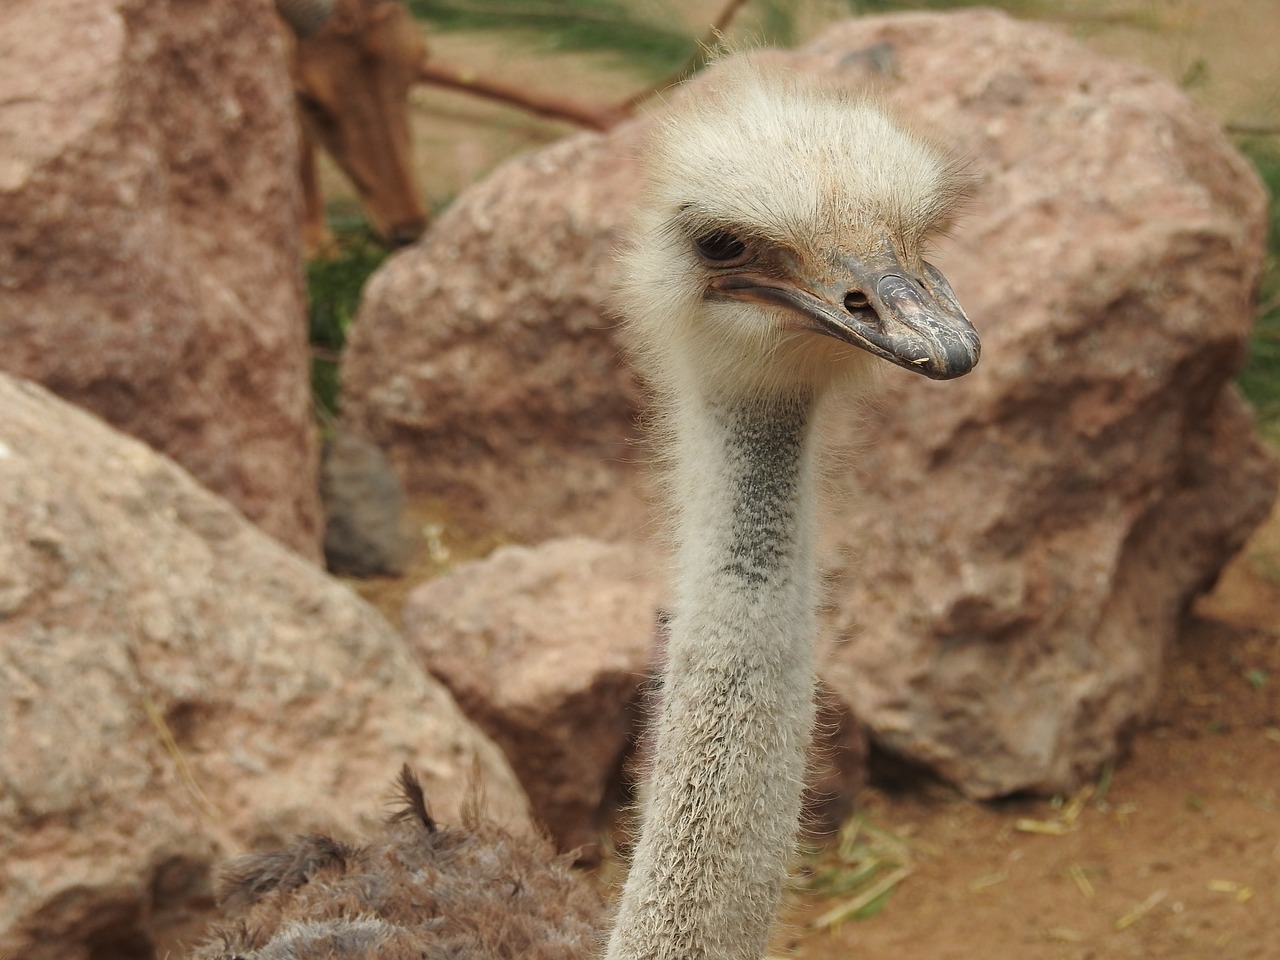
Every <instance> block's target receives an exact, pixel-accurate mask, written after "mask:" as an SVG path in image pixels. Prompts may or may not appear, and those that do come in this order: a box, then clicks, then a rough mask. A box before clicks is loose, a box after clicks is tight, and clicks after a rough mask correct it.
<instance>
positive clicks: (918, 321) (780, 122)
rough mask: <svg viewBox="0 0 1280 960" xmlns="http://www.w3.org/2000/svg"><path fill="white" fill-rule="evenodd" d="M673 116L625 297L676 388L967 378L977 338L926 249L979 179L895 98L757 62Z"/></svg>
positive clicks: (736, 66)
mask: <svg viewBox="0 0 1280 960" xmlns="http://www.w3.org/2000/svg"><path fill="white" fill-rule="evenodd" d="M707 82H708V83H709V85H710V89H708V90H703V91H701V92H700V95H698V96H686V97H684V98H683V99H682V100H681V101H680V102H679V103H678V104H677V105H676V106H675V107H674V109H673V110H672V111H671V112H670V113H669V114H667V115H665V116H663V117H662V118H661V119H659V120H658V121H657V122H658V123H659V124H660V128H659V130H658V131H657V133H656V135H655V136H654V137H653V142H652V145H651V148H650V152H649V155H648V157H647V160H646V165H647V169H646V173H647V175H648V176H647V180H648V184H649V187H648V193H647V195H646V197H645V198H644V201H643V202H642V204H641V212H640V214H639V216H638V218H637V221H636V226H635V229H634V234H633V236H632V238H631V240H632V242H631V247H630V250H629V252H628V253H627V254H626V255H625V256H624V266H623V277H622V279H621V283H620V289H619V307H620V309H621V312H622V313H623V314H624V315H625V316H627V317H629V318H630V322H631V327H632V329H631V333H632V340H633V342H634V343H635V345H636V353H637V355H638V359H639V361H640V363H641V366H642V367H645V368H646V373H647V374H648V375H649V377H650V379H651V380H652V381H654V383H655V385H656V386H657V387H658V388H659V389H660V390H661V389H663V388H666V389H668V390H672V391H675V390H676V389H677V387H676V385H677V384H679V388H678V389H679V390H687V389H688V388H689V386H690V385H691V384H694V383H696V384H699V385H700V386H701V388H702V389H703V390H705V391H706V393H707V394H708V395H709V396H711V397H723V398H725V399H729V398H733V397H736V396H742V395H750V394H753V393H756V392H759V391H761V390H765V391H771V392H795V391H803V392H806V393H808V392H811V391H815V390H816V391H818V392H821V390H822V389H823V388H824V387H825V386H826V385H828V384H830V383H832V382H836V381H840V380H850V379H852V380H855V381H857V380H860V379H861V378H862V377H865V376H866V375H867V374H869V373H870V370H869V369H868V368H869V367H871V366H873V365H874V360H873V359H872V358H873V357H879V358H882V359H885V360H889V361H890V362H892V363H895V364H897V365H899V366H902V367H905V368H906V369H908V370H913V371H915V372H917V373H921V374H924V375H925V376H928V377H932V378H935V379H947V378H951V377H957V376H960V375H962V374H965V373H967V372H968V371H969V370H970V369H972V367H973V365H974V364H975V363H976V362H977V360H978V353H979V344H978V337H977V334H976V333H975V332H974V330H973V328H972V327H971V326H970V325H969V321H968V319H967V318H966V317H965V314H964V311H963V310H962V309H961V308H960V305H959V304H958V303H957V302H956V298H955V294H954V293H953V292H952V290H951V288H950V286H949V285H948V284H947V281H946V280H945V279H944V278H943V276H942V274H941V273H939V272H938V271H937V270H936V269H935V268H934V267H932V266H931V265H930V264H928V263H926V262H925V260H924V259H923V255H924V253H925V250H926V248H927V246H928V241H929V239H930V238H931V237H932V236H934V235H936V234H937V233H938V232H939V230H941V229H942V228H943V227H944V226H945V225H946V224H947V223H948V222H949V220H950V219H951V217H952V215H953V214H954V212H955V209H956V206H957V204H958V203H959V201H960V200H961V198H962V195H963V193H964V190H965V187H966V186H967V178H966V177H965V176H964V175H963V173H962V170H961V167H960V165H959V164H958V163H957V161H956V160H955V159H954V158H952V157H949V156H948V155H946V154H944V153H943V152H941V151H939V150H938V149H936V148H935V147H933V146H932V145H930V144H929V143H927V142H926V141H925V140H923V139H921V138H918V137H916V136H913V135H911V134H908V133H904V132H903V130H902V128H901V127H900V126H898V125H896V124H895V123H893V122H892V121H890V119H889V118H887V117H886V116H885V114H884V113H883V112H882V111H881V109H880V108H878V107H876V106H874V105H873V104H871V103H869V102H867V101H866V100H864V99H861V98H859V97H857V96H854V95H851V94H849V93H847V92H844V91H840V90H838V89H833V88H832V87H830V86H827V85H824V84H822V83H821V81H818V80H815V79H814V78H811V77H805V76H802V75H789V74H782V73H781V71H779V70H777V69H770V68H769V66H768V64H762V63H760V62H758V58H754V57H751V58H735V59H734V60H730V61H726V62H724V63H722V64H720V65H718V66H717V67H716V68H715V69H714V70H713V71H712V74H711V76H710V77H709V78H708V81H707Z"/></svg>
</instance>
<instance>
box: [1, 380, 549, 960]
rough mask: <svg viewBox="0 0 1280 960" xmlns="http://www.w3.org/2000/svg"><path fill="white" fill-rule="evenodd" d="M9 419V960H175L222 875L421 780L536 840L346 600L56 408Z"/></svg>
mask: <svg viewBox="0 0 1280 960" xmlns="http://www.w3.org/2000/svg"><path fill="white" fill-rule="evenodd" d="M0 409H3V410H4V416H3V418H0V677H3V682H2V683H0V862H2V863H3V864H4V871H3V874H0V956H12V957H15V958H17V957H21V958H22V960H55V958H56V960H77V958H78V960H90V958H96V957H116V956H139V957H141V956H151V955H154V956H159V957H163V956H166V951H169V950H172V951H173V952H174V953H175V954H176V953H177V949H176V943H175V938H176V937H177V935H178V933H179V932H190V929H191V925H192V924H193V922H194V921H196V920H198V919H199V917H200V915H201V913H202V911H207V910H208V909H209V908H210V906H211V875H212V873H213V871H214V867H215V864H217V863H218V862H219V861H220V860H221V859H222V858H223V857H225V856H226V855H227V854H229V853H234V852H240V851H243V850H244V849H245V848H246V847H247V846H248V845H251V844H258V843H275V844H278V843H281V842H287V841H288V840H290V839H291V838H292V836H293V835H294V834H295V833H298V832H303V831H307V830H312V829H317V828H330V827H335V826H336V827H338V828H342V829H348V830H349V829H351V828H353V827H355V826H356V825H357V824H356V823H355V822H354V820H353V818H354V817H355V816H356V815H357V814H358V813H361V812H363V811H373V810H375V809H376V808H377V806H378V804H379V802H380V801H381V800H383V799H385V793H386V790H387V783H388V782H389V780H390V777H391V775H392V774H393V773H394V772H395V771H396V770H397V769H398V768H399V767H400V765H401V764H403V763H406V762H407V763H410V764H411V765H412V766H413V767H414V768H415V769H416V770H418V771H419V772H420V774H421V775H422V778H423V783H424V786H425V787H426V790H427V794H428V796H429V797H430V800H431V804H432V809H433V811H434V812H435V813H436V815H437V816H438V817H439V818H440V819H441V820H443V821H445V822H455V821H456V820H457V818H458V816H459V811H460V809H461V808H462V806H463V805H464V801H465V800H466V799H467V797H468V795H469V791H470V784H471V783H472V782H473V781H478V783H479V785H480V786H481V787H482V788H483V792H484V795H485V797H486V798H487V802H488V807H489V808H490V809H491V810H492V811H493V812H494V813H495V814H496V816H497V818H498V820H499V821H505V822H507V823H510V824H512V825H515V826H519V825H521V824H526V823H527V817H528V808H527V800H526V798H525V796H524V793H523V791H522V790H521V789H520V786H519V784H518V783H517V781H516V779H515V777H514V775H513V774H512V772H511V769H510V767H509V766H508V765H507V763H506V761H505V760H504V759H503V757H502V754H501V752H500V751H499V750H498V748H497V747H495V746H494V744H493V743H492V742H491V741H490V740H488V739H487V738H486V737H485V736H484V735H483V734H481V733H480V732H479V731H478V730H476V728H475V727H473V726H472V725H471V724H470V723H469V722H468V721H467V720H466V719H465V718H464V717H463V716H462V714H461V713H460V712H459V710H458V707H457V705H456V704H455V702H454V700H453V698H452V697H450V696H449V694H448V693H447V692H446V690H445V689H444V687H443V686H442V685H441V684H440V683H438V682H437V681H435V680H432V679H430V678H429V677H427V676H426V674H425V673H424V672H423V671H422V670H420V669H419V668H418V667H417V666H416V664H415V663H414V662H413V659H412V657H411V655H410V653H409V651H408V648H407V647H406V646H405V645H404V643H403V641H402V640H401V639H400V637H399V635H398V634H396V633H395V631H393V630H392V629H391V627H389V626H388V625H387V623H386V622H385V621H384V620H383V619H382V617H380V616H379V615H378V614H377V613H376V612H375V611H374V610H373V609H372V608H371V607H369V606H368V605H366V604H365V603H364V602H362V601H361V600H359V599H358V598H357V597H356V596H355V595H354V594H353V593H351V591H350V590H348V589H347V588H346V587H344V586H342V585H341V584H338V583H337V582H335V581H333V580H332V579H330V578H329V577H327V576H326V575H325V574H323V573H322V572H321V571H319V570H317V569H316V568H315V567H314V566H313V565H311V564H310V563H308V562H306V561H304V560H303V559H301V558H300V557H298V556H297V555H296V554H295V553H293V552H291V551H289V550H287V549H285V548H284V547H283V546H281V545H280V544H278V543H277V542H276V541H274V540H272V539H271V538H270V537H268V536H266V535H265V534H264V533H263V532H262V531H260V530H259V529H258V528H256V527H255V526H253V525H252V524H250V523H249V522H247V521H246V520H245V519H244V518H243V517H242V516H241V515H240V514H239V513H237V512H236V511H235V509H234V508H232V507H231V506H229V505H228V504H227V503H226V502H224V501H223V500H221V499H219V498H218V497H216V496H214V495H213V494H211V493H209V492H208V491H207V490H205V489H204V488H203V487H201V486H200V485H199V484H197V483H196V482H195V481H194V480H193V479H192V478H191V477H190V476H189V475H188V474H187V473H185V472H184V471H183V470H182V469H181V468H180V467H178V466H177V465H175V464H174V463H173V462H172V461H170V460H168V459H166V458H164V457H162V456H161V455H159V454H157V453H155V452H154V451H152V450H151V449H149V448H148V447H146V446H144V445H143V444H141V443H139V442H138V441H136V440H133V439H132V438H129V437H126V436H124V435H123V434H119V433H117V432H116V431H114V430H112V429H110V428H109V427H107V426H106V425H104V424H103V423H102V422H101V421H99V420H97V419H96V418H94V417H92V416H91V415H89V414H88V413H86V412H84V411H83V410H80V409H78V408H76V407H74V406H71V405H69V404H66V403H64V402H62V401H61V400H59V399H58V398H56V397H55V396H53V395H52V394H50V393H48V392H47V391H45V390H44V389H43V388H42V387H39V386H37V385H35V384H33V383H30V382H28V381H20V380H15V379H13V378H11V377H8V376H7V375H3V374H0ZM153 951H154V954H153Z"/></svg>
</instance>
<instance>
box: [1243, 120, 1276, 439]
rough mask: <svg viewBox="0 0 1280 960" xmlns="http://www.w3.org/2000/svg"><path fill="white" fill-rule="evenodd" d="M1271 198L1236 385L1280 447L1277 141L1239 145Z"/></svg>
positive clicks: (1268, 139) (1273, 139)
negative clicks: (1254, 311) (1252, 323)
mask: <svg viewBox="0 0 1280 960" xmlns="http://www.w3.org/2000/svg"><path fill="white" fill-rule="evenodd" d="M1240 148H1241V150H1243V151H1244V153H1245V155H1246V156H1247V157H1249V159H1250V160H1252V161H1253V164H1254V166H1255V167H1257V169H1258V173H1259V174H1260V175H1261V176H1262V180H1263V182H1264V183H1265V184H1266V186H1267V190H1268V191H1269V192H1270V194H1271V208H1270V230H1271V233H1270V237H1269V241H1268V243H1269V246H1268V248H1267V263H1266V267H1265V269H1264V272H1263V277H1262V289H1261V292H1260V293H1259V297H1258V320H1257V325H1256V327H1255V328H1254V331H1253V339H1252V340H1251V342H1250V344H1249V360H1248V362H1247V363H1246V364H1245V367H1244V369H1243V370H1241V371H1240V376H1239V378H1238V380H1237V382H1238V383H1239V385H1240V389H1241V390H1243V391H1244V394H1245V396H1246V397H1248V398H1249V401H1250V402H1251V403H1252V404H1253V405H1254V407H1256V408H1257V411H1258V420H1259V424H1260V426H1261V428H1262V433H1263V435H1264V436H1266V437H1267V439H1268V440H1270V441H1271V442H1272V443H1276V444H1280V141H1277V139H1276V138H1274V137H1272V138H1267V139H1263V138H1257V139H1253V140H1248V141H1245V142H1243V143H1241V144H1240Z"/></svg>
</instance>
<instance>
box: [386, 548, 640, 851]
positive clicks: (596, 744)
mask: <svg viewBox="0 0 1280 960" xmlns="http://www.w3.org/2000/svg"><path fill="white" fill-rule="evenodd" d="M654 570H655V557H654V556H652V555H651V554H648V553H646V552H645V551H643V550H641V549H639V548H637V547H635V546H628V545H614V544H605V543H601V542H599V541H595V540H589V539H586V538H583V537H569V538H566V539H563V540H554V541H549V542H547V543H543V544H541V545H539V546H537V547H502V548H500V549H498V550H496V551H494V553H493V554H492V555H490V556H489V557H487V558H485V559H484V560H478V561H472V562H470V563H464V564H461V565H460V566H458V567H457V568H456V569H454V570H452V571H450V572H449V573H448V574H446V575H444V576H442V577H439V578H437V579H435V580H431V581H428V582H427V583H424V584H422V585H421V586H419V587H417V588H416V589H415V590H414V591H413V593H412V594H410V596H409V599H408V602H407V603H406V605H405V613H404V632H405V636H406V638H407V639H408V641H409V644H410V646H411V647H412V648H413V650H414V652H415V653H416V654H417V656H418V658H419V659H420V660H421V662H422V663H423V664H424V665H425V666H426V668H427V669H428V670H429V671H430V672H431V673H432V675H433V676H436V677H438V678H439V679H440V680H442V681H443V682H444V684H445V685H446V686H447V687H448V688H449V689H450V691H452V693H453V695H454V696H455V697H456V698H457V699H458V703H459V705H460V706H461V707H462V709H463V710H464V711H465V712H466V714H467V715H468V716H469V717H470V718H471V719H472V720H473V721H475V723H476V724H478V725H479V726H480V728H481V729H482V730H484V731H485V732H486V733H488V734H489V736H491V737H493V739H494V741H495V742H497V743H498V744H499V745H500V746H501V747H502V749H503V750H504V751H505V752H506V755H507V758H508V759H509V760H510V761H511V765H512V767H513V768H514V769H515V771H516V774H517V775H518V776H519V777H520V780H521V782H522V783H523V784H524V786H525V789H526V790H527V791H528V793H529V800H530V802H531V804H532V806H533V811H534V815H535V817H536V818H537V819H538V820H540V821H541V822H542V823H543V824H544V825H545V826H546V827H547V829H548V830H549V831H550V832H551V835H552V836H553V837H554V838H555V840H556V842H557V845H558V846H559V847H560V848H561V849H562V850H573V849H575V848H580V849H581V857H582V858H583V859H586V860H590V859H593V858H594V857H595V856H596V855H597V854H598V848H597V845H598V842H599V832H600V828H601V827H602V825H603V820H602V815H603V814H604V813H607V811H604V810H602V804H603V802H604V800H605V799H606V796H607V794H608V792H609V789H610V786H611V784H612V781H613V780H614V779H615V778H616V777H617V775H618V773H619V770H620V767H621V764H622V760H623V756H624V751H625V749H626V747H627V744H628V740H629V737H630V736H631V733H632V729H631V720H632V718H631V714H630V712H629V710H628V704H630V703H631V702H632V701H633V700H634V698H635V696H636V692H637V690H638V688H639V687H640V685H641V683H642V681H643V680H644V679H645V676H646V675H647V672H648V670H649V662H650V656H651V653H652V637H653V617H654V611H655V609H656V606H657V603H658V597H659V594H660V585H661V584H662V582H663V581H662V577H661V575H660V574H659V576H658V577H657V579H656V584H657V585H655V579H654Z"/></svg>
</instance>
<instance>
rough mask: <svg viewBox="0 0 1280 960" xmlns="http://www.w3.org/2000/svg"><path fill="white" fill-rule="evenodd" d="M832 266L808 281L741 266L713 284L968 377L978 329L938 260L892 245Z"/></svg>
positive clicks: (913, 364)
mask: <svg viewBox="0 0 1280 960" xmlns="http://www.w3.org/2000/svg"><path fill="white" fill-rule="evenodd" d="M832 273H833V274H834V277H833V278H831V279H827V278H824V279H823V280H821V281H815V280H809V281H808V282H805V281H804V280H801V279H797V280H793V281H783V280H779V279H776V278H773V277H765V276H762V275H759V274H748V273H741V272H737V273H729V274H723V275H721V276H719V277H716V278H715V279H714V280H712V281H711V284H710V285H711V287H712V288H713V289H714V290H716V291H718V292H719V293H721V294H722V295H724V296H728V297H733V298H736V299H741V300H755V301H758V302H762V303H769V304H773V305H775V306H781V307H786V308H787V309H788V310H790V311H791V312H792V313H793V314H794V315H795V316H796V317H797V318H798V319H799V321H800V324H801V326H802V328H803V329H807V330H811V331H813V332H816V333H822V334H825V335H827V336H829V337H834V338H835V339H837V340H842V341H844V342H845V343H849V344H852V345H853V346H855V347H860V348H861V349H863V350H866V351H867V352H869V353H872V354H874V355H875V356H877V357H881V358H883V359H885V360H888V361H889V362H891V363H896V364H897V365H898V366H900V367H905V368H906V369H908V370H912V371H914V372H916V373H921V374H924V375H925V376H926V377H929V378H931V379H933V380H951V379H953V378H955V377H962V376H964V375H965V374H966V373H968V372H969V371H970V370H972V369H973V368H974V366H975V365H976V364H977V362H978V356H979V355H980V354H981V352H982V345H981V343H980V342H979V340H978V332H977V331H976V330H974V329H973V325H972V324H970V323H969V318H968V317H966V316H965V313H964V310H963V309H962V308H961V306H960V303H959V302H958V301H957V300H956V295H955V292H954V291H953V290H952V289H951V285H950V284H949V283H947V280H946V277H944V276H943V275H942V274H941V272H939V271H938V269H937V268H936V267H934V266H932V265H931V264H927V263H926V264H923V269H922V270H921V271H911V270H908V269H907V268H906V266H904V265H903V263H902V262H901V260H900V259H899V258H898V256H897V254H896V253H894V252H893V251H892V249H891V248H889V247H888V245H886V249H885V250H884V251H883V252H882V253H879V254H877V255H874V256H872V257H868V258H861V257H855V256H851V255H844V256H841V257H840V258H839V263H838V267H837V268H836V269H835V270H834V271H832Z"/></svg>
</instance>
